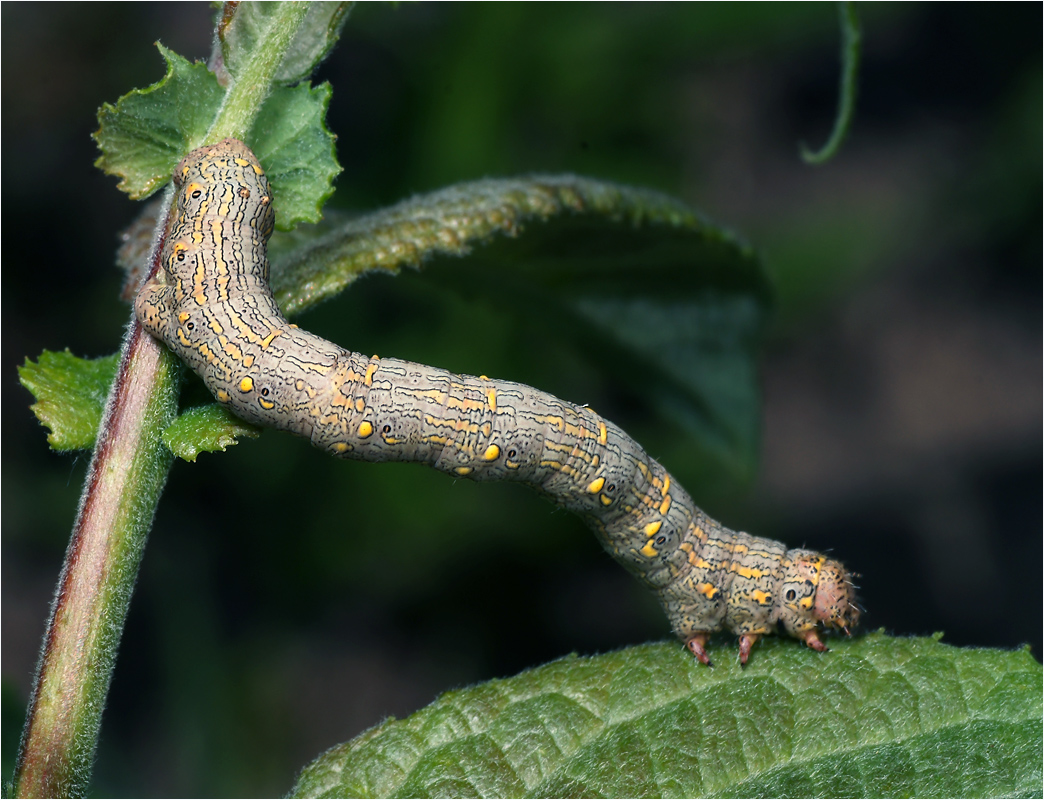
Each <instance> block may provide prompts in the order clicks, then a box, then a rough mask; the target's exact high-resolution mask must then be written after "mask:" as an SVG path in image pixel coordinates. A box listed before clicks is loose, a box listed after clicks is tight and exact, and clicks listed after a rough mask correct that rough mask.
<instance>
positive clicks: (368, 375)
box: [363, 356, 377, 386]
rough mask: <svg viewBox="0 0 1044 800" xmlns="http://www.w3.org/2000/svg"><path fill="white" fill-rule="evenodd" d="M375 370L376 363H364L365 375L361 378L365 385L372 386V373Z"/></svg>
mask: <svg viewBox="0 0 1044 800" xmlns="http://www.w3.org/2000/svg"><path fill="white" fill-rule="evenodd" d="M374 358H377V356H374ZM376 372H377V364H367V365H366V377H365V378H363V383H365V384H366V385H367V386H373V376H374V373H376Z"/></svg>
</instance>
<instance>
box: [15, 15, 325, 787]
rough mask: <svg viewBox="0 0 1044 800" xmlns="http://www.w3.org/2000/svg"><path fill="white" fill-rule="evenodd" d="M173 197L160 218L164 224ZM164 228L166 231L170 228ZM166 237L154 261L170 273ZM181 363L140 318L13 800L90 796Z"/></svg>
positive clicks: (65, 579)
mask: <svg viewBox="0 0 1044 800" xmlns="http://www.w3.org/2000/svg"><path fill="white" fill-rule="evenodd" d="M308 5H309V4H308V3H286V4H285V5H284V6H282V7H281V8H280V10H279V12H278V13H277V14H276V15H275V18H274V21H273V24H272V25H271V26H269V29H268V31H267V32H266V35H265V36H264V37H263V39H262V41H260V42H259V43H258V47H257V49H256V51H255V53H254V54H253V55H252V57H251V58H249V59H248V61H247V63H246V66H245V67H244V69H243V70H242V73H241V74H240V75H239V76H238V77H237V80H236V81H235V82H234V83H233V84H232V86H231V87H230V88H229V90H228V93H227V94H226V96H225V101H224V103H223V104H222V106H221V109H220V110H219V112H218V114H217V117H216V119H215V121H214V124H213V125H212V126H211V128H210V131H209V133H208V134H207V137H206V142H202V143H200V144H205V143H207V142H216V141H219V140H220V139H223V138H224V137H226V136H242V135H244V134H245V132H246V131H248V130H249V129H250V126H251V125H252V124H253V121H254V118H255V117H256V115H257V112H258V110H259V109H260V107H261V104H262V103H263V102H264V99H265V98H266V97H267V96H268V92H269V90H270V88H271V83H272V77H273V75H274V74H275V72H276V70H277V69H278V68H279V65H280V63H281V62H282V60H283V56H284V55H285V53H286V51H287V49H288V47H289V46H290V43H291V41H292V39H293V36H294V33H295V32H296V31H297V29H298V27H299V26H300V23H301V20H302V19H303V18H304V15H305V14H306V13H307V10H308ZM172 196H173V195H169V196H168V199H167V200H166V202H165V203H164V204H163V210H162V211H161V212H160V219H161V220H166V218H167V215H168V214H169V212H170V198H171V197H172ZM163 225H164V228H163V229H164V230H166V229H167V228H166V223H165V222H164V223H163ZM162 238H163V237H158V238H157V243H156V245H155V247H154V249H153V251H152V253H151V254H150V256H149V258H150V265H149V266H150V269H149V270H148V272H149V276H150V277H151V275H152V274H153V273H154V272H155V271H156V270H157V269H158V268H159V267H160V258H159V256H160V251H161V248H162ZM179 376H180V368H179V366H178V362H177V359H176V358H175V357H174V356H173V355H172V354H171V353H170V351H169V350H167V349H166V348H165V347H163V346H162V345H160V344H159V343H158V342H156V340H154V339H153V338H152V337H151V336H149V335H148V334H147V333H145V331H144V330H143V329H142V328H141V326H140V325H139V324H138V322H137V320H132V321H131V325H130V329H129V330H128V332H127V336H126V339H125V340H124V344H123V351H122V353H121V359H120V367H119V370H118V372H117V376H116V380H115V382H114V383H113V388H112V390H111V391H110V393H109V398H108V400H107V401H106V406H105V413H104V415H103V417H102V424H101V428H100V430H99V432H98V439H97V441H96V443H95V447H94V454H93V455H92V457H91V466H90V469H89V471H88V473H87V480H86V482H85V484H84V489H83V494H82V495H81V498H80V507H79V511H78V512H77V516H76V522H75V524H74V526H73V532H72V538H71V540H70V542H69V547H68V550H67V551H66V554H65V563H64V564H63V567H62V572H61V576H60V577H59V579H58V586H57V589H56V591H55V598H54V601H53V603H52V606H51V617H50V620H49V622H48V625H47V633H46V634H45V636H44V642H43V649H42V652H41V655H40V662H39V666H38V668H37V674H36V679H35V682H34V686H33V694H32V699H31V701H30V707H29V713H28V715H27V719H26V724H25V729H24V730H23V733H22V741H21V745H20V747H19V753H18V760H17V763H16V766H15V774H14V780H13V784H12V787H11V794H12V795H14V796H17V797H69V796H82V795H83V794H84V793H85V792H86V791H87V786H88V784H89V782H90V776H91V767H92V763H93V759H94V752H95V750H96V748H97V742H98V734H99V732H100V730H101V716H102V710H103V709H104V707H105V698H106V695H107V693H108V688H109V683H110V681H111V678H112V670H113V667H114V666H115V663H116V652H117V649H118V647H119V642H120V635H121V634H122V632H123V626H124V622H125V620H126V616H127V610H128V608H129V607H130V598H131V594H132V592H133V588H134V582H135V580H136V579H137V575H138V567H139V565H140V563H141V557H142V553H143V552H144V548H145V541H146V539H147V537H148V531H149V529H150V528H151V525H152V518H153V515H154V513H155V510H156V505H157V503H158V502H159V497H160V494H161V492H162V490H163V484H164V483H165V482H166V478H167V472H168V471H169V469H170V465H171V463H172V460H173V457H172V455H171V453H170V451H169V450H168V449H167V448H166V447H165V446H164V444H163V442H162V439H161V436H162V433H163V431H164V429H165V428H167V427H168V426H169V425H170V423H171V422H172V421H173V419H174V417H175V416H176V414H177V398H178V391H179V388H180V377H179Z"/></svg>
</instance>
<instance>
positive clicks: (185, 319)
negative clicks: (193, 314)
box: [178, 311, 189, 325]
mask: <svg viewBox="0 0 1044 800" xmlns="http://www.w3.org/2000/svg"><path fill="white" fill-rule="evenodd" d="M188 318H189V313H188V312H187V311H182V312H181V313H180V314H178V322H180V323H181V324H182V325H184V324H185V323H186V322H188Z"/></svg>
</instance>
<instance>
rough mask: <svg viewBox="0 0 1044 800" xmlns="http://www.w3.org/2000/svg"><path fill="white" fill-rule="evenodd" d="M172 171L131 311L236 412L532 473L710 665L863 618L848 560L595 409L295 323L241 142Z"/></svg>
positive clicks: (348, 442)
mask: <svg viewBox="0 0 1044 800" xmlns="http://www.w3.org/2000/svg"><path fill="white" fill-rule="evenodd" d="M173 181H174V187H175V193H176V198H175V201H174V202H175V207H174V208H173V210H172V218H171V222H170V223H169V230H168V235H167V237H166V240H165V242H164V245H163V247H162V250H161V253H160V258H161V264H160V267H159V268H158V269H157V270H156V272H155V274H154V276H153V277H151V278H150V279H149V280H147V281H146V282H145V284H144V285H143V286H142V288H141V290H140V292H139V293H138V295H137V297H136V298H135V313H136V316H137V318H138V320H139V321H140V322H141V324H142V325H143V326H144V328H145V329H146V330H147V331H149V333H151V334H152V335H153V336H155V337H157V338H158V339H160V340H161V341H162V342H164V343H165V344H166V345H167V346H168V347H169V348H170V349H171V350H173V352H174V353H176V354H177V355H178V356H179V357H180V358H181V359H183V360H184V361H185V362H186V363H187V364H188V365H189V366H190V367H191V368H192V369H193V370H194V371H195V372H196V373H197V374H198V375H199V376H200V377H201V378H202V379H203V381H204V383H205V384H206V385H207V388H208V389H209V390H210V391H211V392H212V393H213V395H214V397H215V398H216V399H217V401H218V402H219V403H221V404H222V405H224V406H226V407H227V408H229V409H230V410H231V411H232V412H233V413H234V414H236V415H237V416H239V417H242V418H243V419H246V420H248V421H250V422H254V423H257V424H259V425H264V426H269V427H273V428H278V429H281V430H287V431H290V432H291V433H295V434H297V435H299V436H304V437H307V438H308V439H309V440H310V441H311V443H312V444H313V445H315V446H316V447H318V448H320V449H322V450H325V451H326V452H328V453H330V454H332V455H335V456H340V457H344V458H353V459H359V460H362V461H412V462H419V463H423V464H427V465H429V466H432V467H434V468H435V469H437V470H440V471H442V472H445V473H448V474H450V475H453V476H457V477H463V478H470V479H472V480H479V481H493V480H503V481H518V482H520V483H525V484H528V485H529V486H531V487H533V488H535V489H536V490H537V491H539V492H541V493H543V494H544V495H546V496H547V497H548V498H549V499H550V500H551V501H552V502H554V503H556V504H557V505H559V506H561V507H562V508H565V509H567V510H569V511H572V512H574V513H576V514H578V515H579V516H580V517H581V518H582V519H583V520H584V521H585V522H586V523H587V524H588V526H590V527H591V528H592V529H593V530H594V532H595V534H596V535H597V536H598V538H599V540H600V542H601V543H602V545H603V546H604V547H605V549H606V550H607V551H608V552H609V553H610V554H611V555H612V556H613V557H614V558H615V559H616V560H617V561H619V562H620V563H621V564H623V565H624V567H626V568H627V569H628V570H629V571H630V572H631V573H633V574H634V575H635V576H636V577H637V578H638V580H640V581H641V582H642V583H643V584H645V585H646V586H647V587H648V588H649V589H651V590H652V591H653V592H654V593H655V594H656V596H657V597H658V599H659V601H660V604H661V605H662V606H663V609H664V611H665V612H666V614H667V617H668V618H669V620H670V623H671V626H672V628H673V630H674V632H675V634H676V635H677V636H678V637H679V638H680V639H681V640H682V641H683V642H684V643H685V644H686V646H687V647H688V649H689V650H690V651H691V652H692V654H693V655H694V656H695V657H696V658H697V659H699V661H701V662H702V663H704V664H707V665H710V663H711V662H710V657H709V655H708V653H707V642H708V638H709V636H710V634H712V633H714V632H716V631H719V630H722V629H728V630H729V631H731V632H732V633H733V634H735V635H737V636H738V637H739V659H740V662H741V664H745V663H746V662H747V660H748V657H749V655H750V652H751V647H752V646H753V645H754V644H755V643H756V642H757V640H758V639H759V638H760V637H761V636H763V635H766V634H771V633H774V632H776V630H777V628H778V627H780V626H781V627H782V629H783V630H784V631H785V632H786V633H788V634H790V635H791V636H793V637H795V638H798V639H800V640H802V641H804V642H805V644H806V645H808V646H809V647H811V648H812V649H814V650H817V651H820V652H822V651H825V650H826V649H827V647H826V645H825V644H824V643H823V641H822V640H821V639H820V637H819V631H820V629H838V630H843V631H844V632H845V633H850V632H851V629H852V628H854V627H855V626H856V625H857V624H858V622H859V615H860V608H859V606H858V605H857V603H856V600H855V588H854V586H853V584H852V575H851V574H850V573H849V572H848V571H847V570H846V569H845V567H844V566H843V565H842V564H840V563H839V562H838V561H835V560H833V559H830V558H827V557H826V556H824V555H822V554H820V553H817V552H813V551H810V550H799V549H788V548H787V547H786V546H785V545H784V544H782V543H780V542H776V541H772V540H770V539H763V538H759V537H755V536H751V535H749V534H747V533H740V532H735V531H731V530H729V529H728V528H725V527H724V526H722V525H721V524H719V523H718V522H715V521H714V520H713V519H711V518H710V517H708V516H707V515H706V514H704V513H703V512H702V511H701V510H700V509H699V508H697V507H696V505H695V504H694V503H693V501H692V499H691V498H690V497H689V495H688V494H687V493H686V491H685V490H684V489H683V488H682V487H681V486H679V485H678V484H677V483H676V482H675V481H674V480H673V479H672V478H671V476H670V475H669V474H668V473H667V471H666V470H665V469H664V468H663V467H662V466H661V465H660V464H659V463H658V462H656V461H655V460H653V459H652V458H650V457H649V456H648V455H646V453H645V451H644V450H643V449H642V448H641V446H640V445H639V444H638V443H637V442H635V441H634V440H633V439H632V438H630V437H629V436H628V435H627V434H626V433H624V432H623V431H622V430H621V429H620V428H618V427H617V426H616V425H614V424H613V423H612V422H609V421H608V420H606V419H603V418H602V417H600V416H599V415H598V414H596V413H595V412H594V411H592V410H591V409H590V408H587V407H585V406H577V405H574V404H572V403H569V402H566V401H564V400H560V399H558V398H556V397H553V396H551V395H550V394H547V393H545V392H541V391H539V390H537V389H533V388H530V387H528V386H524V385H522V384H518V383H512V382H509V381H502V380H492V379H490V378H487V377H486V376H484V375H483V376H479V377H473V376H469V375H455V374H453V373H450V372H448V371H446V370H443V369H437V368H434V367H428V366H424V365H422V364H414V363H411V362H408V361H401V360H398V359H394V358H378V357H377V356H373V357H372V358H368V357H366V356H364V355H362V354H359V353H353V352H351V351H349V350H345V349H344V348H341V347H339V346H337V345H336V344H333V343H331V342H328V341H326V340H325V339H322V338H320V337H319V336H317V335H315V334H312V333H308V332H307V331H304V330H301V329H300V328H298V327H297V326H296V325H292V324H290V323H289V322H287V320H286V318H285V317H283V315H282V314H281V313H280V311H279V308H278V307H277V306H276V303H275V300H274V299H273V297H272V293H271V291H270V289H269V285H268V279H269V262H268V257H267V253H266V250H267V243H268V238H269V236H270V235H271V233H272V230H273V226H274V221H275V211H274V208H273V203H272V193H271V191H270V189H269V184H268V180H267V178H266V177H265V174H264V171H263V170H262V168H261V165H260V164H259V163H258V161H257V159H256V158H255V156H254V154H253V153H252V152H251V151H250V150H249V149H248V148H247V146H246V145H245V144H243V143H242V142H240V141H238V140H237V139H225V140H224V141H221V142H219V143H218V144H215V145H211V146H207V147H201V148H199V149H197V150H193V151H192V152H191V153H189V154H188V155H187V156H185V158H184V159H183V160H182V161H181V162H180V163H179V164H178V166H177V168H176V169H175V171H174V174H173Z"/></svg>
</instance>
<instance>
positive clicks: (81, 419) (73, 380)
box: [18, 350, 119, 450]
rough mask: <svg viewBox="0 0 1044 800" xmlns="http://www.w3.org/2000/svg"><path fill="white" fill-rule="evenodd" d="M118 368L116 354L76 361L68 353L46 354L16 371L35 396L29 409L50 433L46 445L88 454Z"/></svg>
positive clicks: (23, 384)
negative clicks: (84, 451)
mask: <svg viewBox="0 0 1044 800" xmlns="http://www.w3.org/2000/svg"><path fill="white" fill-rule="evenodd" d="M118 364H119V353H114V354H113V355H111V356H103V357H102V358H79V357H77V356H74V355H73V354H72V353H70V352H69V351H68V350H65V351H64V352H61V353H54V352H51V351H49V350H45V351H44V352H42V353H41V354H40V359H39V360H38V361H36V362H33V361H30V360H29V359H26V361H25V364H23V365H22V366H20V367H19V368H18V378H19V380H20V381H21V382H22V386H24V387H25V388H26V389H28V390H29V391H30V392H32V393H33V394H34V395H35V396H36V402H35V403H33V404H32V405H31V406H30V408H31V409H32V411H33V413H34V414H36V418H37V419H38V420H40V422H41V423H42V424H44V425H46V426H47V427H48V428H50V429H51V432H50V433H49V434H48V435H47V441H48V443H49V444H50V445H51V447H52V448H53V449H55V450H88V449H90V448H91V447H93V446H94V440H95V438H97V436H98V425H99V424H100V423H101V416H102V412H103V411H104V409H105V398H106V397H108V395H109V387H110V386H111V385H112V380H113V377H114V376H115V374H116V367H117V365H118Z"/></svg>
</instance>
